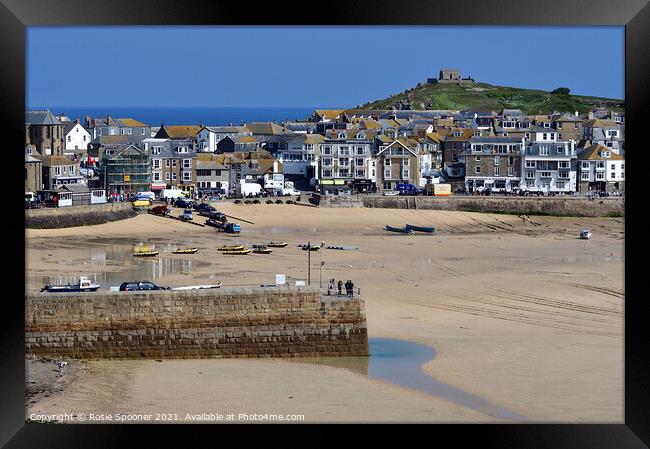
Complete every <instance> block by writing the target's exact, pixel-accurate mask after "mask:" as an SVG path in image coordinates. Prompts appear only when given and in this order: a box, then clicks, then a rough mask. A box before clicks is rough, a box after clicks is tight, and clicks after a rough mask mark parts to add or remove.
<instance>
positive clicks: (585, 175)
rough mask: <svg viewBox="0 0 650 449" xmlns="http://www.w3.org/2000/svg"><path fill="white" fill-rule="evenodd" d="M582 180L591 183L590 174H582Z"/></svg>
mask: <svg viewBox="0 0 650 449" xmlns="http://www.w3.org/2000/svg"><path fill="white" fill-rule="evenodd" d="M580 179H581V180H583V181H589V173H584V172H583V173H581V174H580Z"/></svg>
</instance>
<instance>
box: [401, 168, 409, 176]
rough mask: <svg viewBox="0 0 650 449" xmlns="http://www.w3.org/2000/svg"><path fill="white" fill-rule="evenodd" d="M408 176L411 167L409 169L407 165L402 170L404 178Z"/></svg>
mask: <svg viewBox="0 0 650 449" xmlns="http://www.w3.org/2000/svg"><path fill="white" fill-rule="evenodd" d="M408 177H409V169H408V167H405V168H404V169H403V170H402V178H403V179H405V178H408Z"/></svg>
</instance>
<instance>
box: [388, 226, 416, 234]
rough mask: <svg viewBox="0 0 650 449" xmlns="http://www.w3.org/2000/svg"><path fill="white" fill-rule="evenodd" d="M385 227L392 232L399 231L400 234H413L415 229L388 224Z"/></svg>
mask: <svg viewBox="0 0 650 449" xmlns="http://www.w3.org/2000/svg"><path fill="white" fill-rule="evenodd" d="M384 229H386V230H387V231H391V232H399V233H400V234H413V230H412V229H407V228H397V227H395V226H389V225H386V227H385V228H384Z"/></svg>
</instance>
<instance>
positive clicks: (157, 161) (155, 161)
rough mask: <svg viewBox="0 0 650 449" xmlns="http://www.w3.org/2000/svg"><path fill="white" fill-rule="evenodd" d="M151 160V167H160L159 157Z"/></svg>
mask: <svg viewBox="0 0 650 449" xmlns="http://www.w3.org/2000/svg"><path fill="white" fill-rule="evenodd" d="M151 162H153V168H156V169H158V168H160V159H152V160H151Z"/></svg>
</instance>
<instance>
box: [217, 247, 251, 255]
mask: <svg viewBox="0 0 650 449" xmlns="http://www.w3.org/2000/svg"><path fill="white" fill-rule="evenodd" d="M250 252H251V249H250V248H245V249H237V250H228V251H222V253H221V254H248V253H250Z"/></svg>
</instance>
